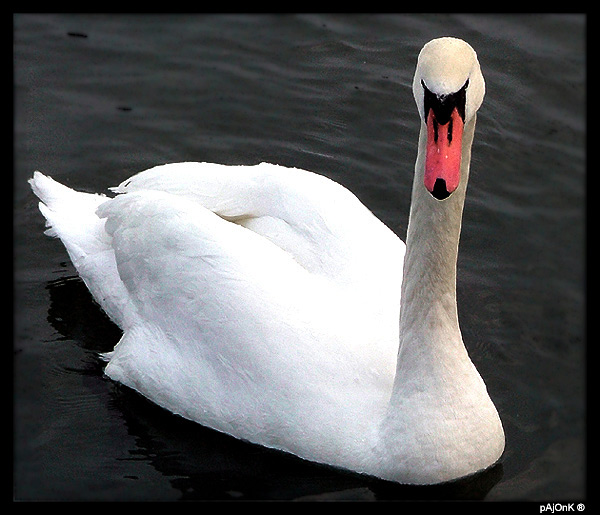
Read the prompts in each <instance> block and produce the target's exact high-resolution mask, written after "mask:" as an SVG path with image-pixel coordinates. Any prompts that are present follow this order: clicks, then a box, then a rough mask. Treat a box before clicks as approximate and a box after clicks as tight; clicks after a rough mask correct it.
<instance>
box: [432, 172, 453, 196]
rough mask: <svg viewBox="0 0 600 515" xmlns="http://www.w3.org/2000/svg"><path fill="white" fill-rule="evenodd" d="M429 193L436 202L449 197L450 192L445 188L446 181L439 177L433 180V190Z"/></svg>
mask: <svg viewBox="0 0 600 515" xmlns="http://www.w3.org/2000/svg"><path fill="white" fill-rule="evenodd" d="M430 193H431V195H432V196H433V197H434V198H435V199H437V200H444V199H446V198H448V197H449V196H450V192H449V191H448V189H447V188H446V181H445V180H444V179H440V178H439V177H438V178H437V179H436V180H435V184H434V185H433V190H432V191H430Z"/></svg>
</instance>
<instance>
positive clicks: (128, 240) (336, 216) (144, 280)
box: [30, 38, 504, 484]
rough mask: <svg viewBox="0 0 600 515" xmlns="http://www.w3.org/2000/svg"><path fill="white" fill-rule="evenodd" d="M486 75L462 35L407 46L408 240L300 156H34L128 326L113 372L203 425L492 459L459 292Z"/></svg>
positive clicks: (394, 474)
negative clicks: (139, 168)
mask: <svg viewBox="0 0 600 515" xmlns="http://www.w3.org/2000/svg"><path fill="white" fill-rule="evenodd" d="M484 89H485V86H484V80H483V77H482V75H481V71H480V67H479V63H478V61H477V56H476V54H475V52H474V50H473V49H472V48H471V47H470V46H469V45H468V44H467V43H465V42H463V41H461V40H458V39H454V38H440V39H436V40H433V41H431V42H430V43H428V44H427V45H425V46H424V48H423V49H422V51H421V53H420V54H419V59H418V64H417V69H416V73H415V78H414V82H413V93H414V96H415V99H416V103H417V107H418V111H419V114H420V116H421V120H422V123H421V131H420V136H419V153H418V156H417V162H416V166H415V180H414V184H413V191H412V205H411V210H410V221H409V226H408V235H407V245H406V256H405V255H404V254H405V252H404V249H405V247H404V244H403V243H402V242H401V241H400V240H399V239H398V238H397V237H396V236H395V235H394V234H393V233H392V232H391V231H390V230H389V229H388V228H387V227H385V226H384V224H383V223H381V222H380V221H379V220H378V219H377V218H376V217H375V216H373V214H371V213H370V212H369V211H368V210H367V208H365V207H364V206H363V205H362V204H361V203H360V202H359V200H358V199H357V198H356V197H355V196H354V195H353V194H352V193H350V192H349V191H348V190H346V189H345V188H343V187H342V186H340V185H338V184H336V183H335V182H333V181H330V180H328V179H326V178H324V177H322V176H319V175H316V174H313V173H310V172H306V171H302V170H297V169H289V168H283V167H280V166H275V165H270V164H261V165H257V166H223V165H215V164H207V163H179V164H169V165H164V166H157V167H155V168H152V169H150V170H146V171H144V172H141V173H139V174H137V175H135V176H134V177H132V178H130V179H128V180H127V181H125V182H123V183H122V184H121V185H119V186H118V187H116V188H114V191H115V192H116V193H118V195H117V196H116V197H115V198H114V199H108V198H107V197H104V196H101V195H93V194H88V193H79V192H75V191H73V190H70V189H69V188H67V187H65V186H63V185H60V184H58V183H57V182H55V181H53V180H52V179H50V178H49V177H46V176H44V175H42V174H41V173H39V172H35V174H34V176H33V178H32V179H31V180H30V183H31V186H32V188H33V191H34V192H35V194H36V195H37V196H38V197H39V198H40V199H41V201H42V202H41V203H40V210H41V212H42V213H43V215H44V216H45V217H46V220H47V225H48V226H49V229H48V231H47V233H48V234H50V235H53V236H58V237H59V238H60V239H61V240H62V241H63V243H64V245H65V247H66V248H67V251H68V253H69V255H70V257H71V259H72V261H73V263H74V265H75V267H76V268H77V270H78V272H79V274H80V276H81V277H82V278H83V280H84V281H85V283H86V285H87V286H88V288H89V289H90V291H91V293H92V294H93V296H94V298H95V299H96V300H97V301H98V303H99V304H100V305H101V306H102V307H103V308H104V310H105V311H106V312H107V313H108V314H109V316H110V317H111V318H112V319H113V320H114V321H115V322H116V323H117V324H118V325H119V326H120V327H121V328H122V329H123V337H122V338H121V340H120V341H119V343H118V344H117V346H116V347H115V349H114V351H113V352H112V353H110V355H109V358H110V361H109V363H108V365H107V367H106V374H107V375H108V376H109V377H111V378H112V379H114V380H116V381H120V382H121V383H124V384H125V385H128V386H129V387H131V388H133V389H135V390H137V391H139V392H141V393H142V394H143V395H145V396H146V397H148V398H149V399H151V400H152V401H154V402H155V403H157V404H159V405H161V406H163V407H165V408H167V409H168V410H170V411H172V412H174V413H178V414H180V415H181V416H183V417H185V418H188V419H191V420H194V421H197V422H199V423H201V424H203V425H205V426H208V427H211V428H214V429H216V430H219V431H222V432H225V433H229V434H231V435H233V436H235V437H238V438H241V439H245V440H249V441H251V442H255V443H258V444H262V445H265V446H268V447H272V448H276V449H281V450H284V451H287V452H290V453H293V454H296V455H298V456H301V457H303V458H306V459H308V460H312V461H315V462H320V463H326V464H330V465H333V466H336V467H341V468H345V469H350V470H353V471H358V472H360V473H365V474H369V475H373V476H377V477H380V478H384V479H388V480H392V481H397V482H402V483H418V484H428V483H437V482H443V481H448V480H452V479H455V478H459V477H462V476H465V475H468V474H472V473H475V472H477V471H479V470H482V469H484V468H486V467H489V466H490V465H492V464H494V463H495V462H496V461H497V460H498V459H499V457H500V456H501V454H502V452H503V449H504V433H503V429H502V424H501V422H500V419H499V417H498V413H497V411H496V408H495V406H494V404H493V403H492V401H491V399H490V397H489V395H488V392H487V389H486V387H485V384H484V382H483V381H482V379H481V377H480V376H479V374H478V373H477V371H476V369H475V367H474V365H473V364H472V362H471V360H470V359H469V356H468V355H467V352H466V349H465V347H464V344H463V342H462V337H461V333H460V329H459V324H458V316H457V308H456V261H457V252H458V241H459V235H460V227H461V218H462V210H463V204H464V199H465V191H466V187H467V180H468V174H469V163H470V158H471V144H472V141H473V134H474V130H475V118H476V111H477V110H478V108H479V106H480V105H481V102H482V101H483V96H484ZM403 261H404V268H403V266H402V265H403ZM400 294H402V302H401V303H400V297H401V295H400ZM398 320H400V323H399V324H398Z"/></svg>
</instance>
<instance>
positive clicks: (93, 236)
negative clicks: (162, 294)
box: [29, 171, 129, 327]
mask: <svg viewBox="0 0 600 515" xmlns="http://www.w3.org/2000/svg"><path fill="white" fill-rule="evenodd" d="M29 184H30V185H31V189H32V190H33V192H34V193H35V195H36V196H37V197H38V198H39V199H40V201H41V202H40V203H39V209H40V212H41V213H42V215H44V218H45V219H46V227H47V229H46V231H45V234H47V235H48V236H53V237H58V238H60V240H61V241H62V243H63V244H64V246H65V248H66V249H67V252H68V254H69V257H70V258H71V261H72V262H73V265H74V266H75V268H76V269H77V272H78V274H79V276H80V277H81V278H82V279H83V281H84V282H85V283H86V285H87V287H88V289H89V290H90V292H91V293H92V295H93V297H94V298H95V299H96V301H97V302H98V303H99V304H100V305H101V306H102V308H103V309H104V311H106V313H107V314H108V315H109V316H110V317H111V318H112V319H113V321H115V322H116V323H117V324H118V325H119V326H121V327H123V324H124V318H125V316H126V314H125V313H126V312H127V310H128V309H129V308H128V305H129V300H128V295H127V293H126V291H125V287H124V285H123V283H122V281H121V279H120V277H119V274H118V271H117V266H116V262H115V257H114V251H113V249H112V246H111V240H112V238H111V237H110V236H109V235H108V234H107V233H106V231H105V230H104V224H105V220H102V219H100V218H99V217H98V216H97V215H96V210H97V209H98V206H99V205H100V204H102V203H104V202H106V201H107V200H108V198H107V197H105V196H104V195H97V194H93V193H82V192H78V191H75V190H72V189H70V188H68V187H67V186H64V185H63V184H60V183H59V182H56V181H55V180H54V179H52V178H50V177H47V176H45V175H43V174H42V173H40V172H37V171H36V172H34V174H33V177H32V178H31V179H30V180H29Z"/></svg>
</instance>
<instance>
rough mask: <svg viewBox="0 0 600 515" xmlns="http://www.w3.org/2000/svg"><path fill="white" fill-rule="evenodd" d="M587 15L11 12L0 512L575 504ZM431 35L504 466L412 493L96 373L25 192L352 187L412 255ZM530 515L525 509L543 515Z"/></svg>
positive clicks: (60, 252) (90, 328)
mask: <svg viewBox="0 0 600 515" xmlns="http://www.w3.org/2000/svg"><path fill="white" fill-rule="evenodd" d="M584 33H585V18H584V17H582V16H571V15H568V16H567V15H560V16H540V15H528V16H498V15H494V16H466V15H462V16H433V15H429V16H400V15H399V16H392V15H381V16H349V15H345V16H344V15H340V16H331V15H330V16H321V15H319V16H317V15H312V16H307V15H305V16H282V15H278V16H248V15H246V16H215V15H210V16H192V15H177V16H162V15H161V16H159V15H150V16H100V15H95V16H89V15H86V16H74V15H56V16H50V15H17V16H15V18H14V81H15V85H14V92H15V108H14V119H15V125H14V127H15V144H14V151H15V170H14V235H15V238H14V280H15V283H14V338H15V341H14V361H13V363H14V484H13V488H14V498H15V499H19V500H27V499H35V500H38V499H72V500H80V499H82V500H86V499H127V500H132V499H156V500H171V499H232V500H235V499H320V500H328V499H357V500H379V499H457V498H458V499H487V500H535V501H544V502H548V501H557V500H571V501H573V500H580V499H583V498H585V495H586V490H585V483H586V474H585V464H586V459H585V455H586V446H585V391H586V388H585V385H586V368H585V361H584V360H585V353H586V341H585V333H584V305H585V296H584V290H585V288H584V286H585V284H584V281H585V275H584V271H585V267H584V239H585V236H584V233H585V230H584V227H585V216H584V212H585V151H584V144H585V95H586V91H585V64H586V63H585V61H586V55H585V34H584ZM441 35H455V36H458V37H462V38H464V39H466V40H467V41H469V42H470V43H471V44H472V45H473V46H474V48H475V49H476V50H477V52H478V54H479V59H480V62H481V65H482V69H483V73H484V76H485V78H486V83H487V96H486V99H485V102H484V105H483V107H482V108H481V110H480V115H479V117H478V129H477V135H476V142H475V145H474V149H473V162H472V172H471V181H470V184H469V192H468V198H467V203H466V208H465V218H464V224H463V237H462V240H461V253H460V258H459V279H458V289H459V315H460V319H461V326H462V330H463V336H464V339H465V342H466V344H467V347H468V350H469V352H470V354H471V356H472V358H473V360H474V362H475V363H476V365H477V367H478V368H479V370H480V372H481V374H482V376H483V377H484V378H485V380H486V383H487V385H488V388H489V391H490V393H491V396H492V398H493V399H494V401H495V402H496V405H497V406H498V408H499V411H500V414H501V417H502V420H503V422H504V426H505V430H506V435H507V447H506V452H505V454H504V456H503V458H502V460H501V462H500V464H498V465H497V466H496V467H494V468H493V469H491V470H490V471H487V472H485V473H483V474H480V475H478V476H475V477H474V478H471V479H469V480H466V481H460V482H458V483H453V484H449V485H443V486H438V487H419V488H415V487H406V486H398V485H390V484H389V483H385V482H381V481H376V480H372V479H368V478H363V477H360V476H356V475H353V474H346V473H341V472H338V471H335V470H332V469H330V468H328V467H322V466H316V465H313V464H310V463H306V462H304V461H302V460H299V459H296V458H293V457H290V456H287V455H284V454H281V453H278V452H273V451H269V450H265V449H262V448H260V447H257V446H253V445H249V444H246V443H242V442H239V441H236V440H234V439H232V438H230V437H227V436H223V435H220V434H218V433H215V432H213V431H210V430H207V429H204V428H202V427H200V426H199V425H197V424H193V423H191V422H187V421H184V420H182V419H180V418H178V417H176V416H173V415H171V414H169V413H167V412H165V411H164V410H161V409H160V408H157V407H155V406H153V405H152V404H150V403H149V402H147V401H146V400H144V399H142V398H141V397H140V396H138V395H137V394H135V393H133V392H131V391H129V390H127V389H126V388H124V387H121V386H119V385H117V384H115V383H113V382H112V381H109V380H108V379H107V378H105V377H104V376H103V373H102V370H103V363H102V361H101V360H100V359H99V358H98V353H99V352H103V351H107V350H110V349H112V347H113V346H114V344H115V343H116V342H117V341H118V339H119V336H120V334H119V331H118V330H117V329H116V328H115V327H114V326H113V325H112V324H110V322H108V321H107V319H106V318H105V317H104V315H103V314H102V313H101V312H100V311H99V309H98V308H97V306H96V305H95V304H94V303H93V302H92V301H91V298H90V297H89V295H88V294H87V292H86V290H85V287H84V286H83V284H82V283H81V282H80V281H79V280H78V279H76V274H75V272H74V269H73V267H72V265H71V264H70V263H69V261H68V257H67V255H66V252H65V251H64V249H63V248H62V246H61V245H60V243H59V242H57V241H55V240H50V239H49V238H46V237H45V236H43V234H42V230H43V222H42V218H41V215H40V214H39V213H38V211H37V202H36V199H34V197H33V195H32V194H31V193H30V192H29V190H28V186H27V184H26V179H27V178H29V177H30V176H31V174H32V172H33V170H36V169H39V170H41V171H43V172H45V173H48V174H50V175H52V176H54V177H55V178H56V179H57V180H59V181H62V182H65V183H67V184H68V185H70V186H71V187H75V188H79V189H84V190H87V191H106V187H108V186H112V185H116V184H118V183H120V182H121V181H122V180H123V179H125V178H126V177H128V176H129V175H130V174H133V173H134V172H137V171H139V170H143V169H145V168H147V167H150V166H152V165H155V164H159V163H165V162H173V161H183V160H193V161H214V162H220V163H229V164H252V163H258V162H260V161H270V162H274V163H279V164H282V165H288V166H296V167H300V168H305V169H309V170H313V171H316V172H320V173H322V174H324V175H327V176H329V177H331V178H333V179H335V180H337V181H338V182H341V183H342V184H344V185H346V186H347V187H348V188H350V189H351V190H352V191H354V192H355V193H356V194H357V195H358V196H359V198H361V199H362V200H363V202H364V203H365V204H366V205H367V206H368V207H369V208H370V209H372V210H373V211H374V212H375V214H376V215H377V216H379V217H380V218H381V219H382V220H383V221H385V222H386V223H387V224H388V225H389V226H390V227H391V228H392V229H393V230H394V231H396V232H397V233H398V234H399V235H400V236H401V237H402V238H404V237H405V233H406V225H407V218H408V209H409V202H410V186H411V182H412V173H413V163H414V159H415V155H416V141H417V132H418V123H419V122H418V116H417V114H416V108H415V106H414V101H413V99H412V93H411V89H410V84H411V81H412V74H413V72H414V67H415V63H416V56H417V53H418V51H419V49H420V48H421V46H422V45H423V44H424V43H425V42H427V41H428V40H429V39H431V38H433V37H437V36H441ZM536 512H537V511H536Z"/></svg>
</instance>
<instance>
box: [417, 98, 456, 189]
mask: <svg viewBox="0 0 600 515" xmlns="http://www.w3.org/2000/svg"><path fill="white" fill-rule="evenodd" d="M463 128H464V122H463V120H462V118H461V116H460V114H459V113H458V111H457V109H456V108H454V110H453V111H452V113H451V114H450V119H449V121H448V122H447V123H446V124H445V125H441V124H439V123H438V121H437V120H436V118H435V114H434V112H433V109H430V110H429V113H428V116H427V153H426V155H425V179H424V182H425V187H426V188H427V190H428V191H429V193H431V194H432V195H433V196H434V197H435V198H436V199H438V200H444V199H445V198H447V197H449V196H450V194H451V193H452V192H453V191H454V190H455V189H456V188H458V184H459V182H460V160H461V155H462V136H463Z"/></svg>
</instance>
